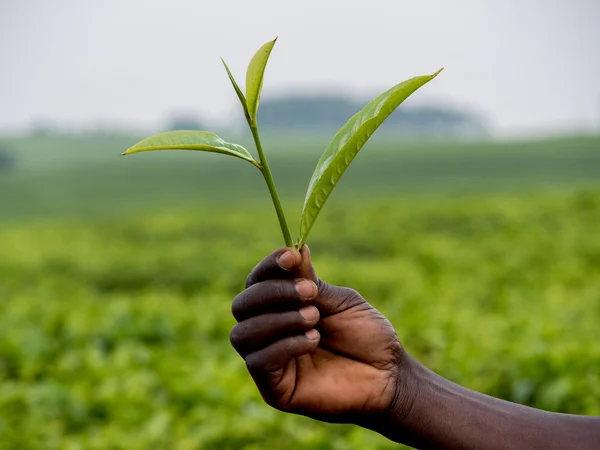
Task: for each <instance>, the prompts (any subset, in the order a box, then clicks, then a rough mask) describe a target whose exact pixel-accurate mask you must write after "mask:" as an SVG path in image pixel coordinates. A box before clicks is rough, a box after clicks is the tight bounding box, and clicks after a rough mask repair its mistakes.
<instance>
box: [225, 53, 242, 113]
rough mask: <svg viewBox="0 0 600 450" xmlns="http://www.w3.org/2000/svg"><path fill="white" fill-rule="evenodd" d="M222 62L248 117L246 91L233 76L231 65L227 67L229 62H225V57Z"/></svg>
mask: <svg viewBox="0 0 600 450" xmlns="http://www.w3.org/2000/svg"><path fill="white" fill-rule="evenodd" d="M221 62H222V63H223V65H224V66H225V70H226V71H227V76H228V77H229V80H230V81H231V84H232V85H233V89H235V93H236V94H237V96H238V98H239V99H240V103H241V104H242V108H244V114H245V115H246V117H248V104H247V103H246V98H245V97H244V93H243V92H242V90H241V89H240V87H239V86H238V84H237V83H236V82H235V78H233V75H232V74H231V71H230V70H229V67H227V63H226V62H225V60H224V59H223V58H221Z"/></svg>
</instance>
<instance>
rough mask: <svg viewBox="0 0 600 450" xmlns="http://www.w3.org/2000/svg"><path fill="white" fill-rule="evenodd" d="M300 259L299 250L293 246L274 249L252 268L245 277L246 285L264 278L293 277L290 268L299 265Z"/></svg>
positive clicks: (248, 285)
mask: <svg viewBox="0 0 600 450" xmlns="http://www.w3.org/2000/svg"><path fill="white" fill-rule="evenodd" d="M301 259H302V256H300V252H298V250H296V249H295V248H287V247H284V248H280V249H279V250H275V251H274V252H272V253H271V254H270V255H268V256H267V257H265V258H264V259H263V260H262V261H261V262H259V263H258V264H257V265H256V267H254V269H252V272H250V275H248V278H247V279H246V287H250V286H252V285H253V284H256V283H260V282H261V281H265V280H271V279H280V278H284V279H285V278H291V277H293V276H294V275H293V273H292V272H291V269H292V268H293V267H295V266H297V265H299V264H300V261H301Z"/></svg>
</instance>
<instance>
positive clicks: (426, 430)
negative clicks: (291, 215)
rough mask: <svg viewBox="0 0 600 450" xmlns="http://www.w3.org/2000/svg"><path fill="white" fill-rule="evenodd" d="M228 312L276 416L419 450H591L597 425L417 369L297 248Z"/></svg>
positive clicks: (262, 269) (597, 420)
mask: <svg viewBox="0 0 600 450" xmlns="http://www.w3.org/2000/svg"><path fill="white" fill-rule="evenodd" d="M232 310H233V315H234V316H235V318H236V320H237V321H238V324H237V325H235V326H234V327H233V329H232V330H231V343H232V345H233V346H234V348H235V349H236V350H237V351H238V353H240V355H241V356H242V357H243V358H244V359H245V361H246V365H247V367H248V370H249V372H250V375H251V376H252V378H253V379H254V382H255V383H256V385H257V387H258V389H259V391H260V393H261V394H262V397H263V399H264V400H265V402H267V403H268V404H269V405H271V406H272V407H274V408H277V409H279V410H281V411H285V412H291V413H296V414H302V415H305V416H308V417H312V418H314V419H318V420H322V421H325V422H331V423H354V424H356V425H359V426H362V427H365V428H368V429H371V430H374V431H377V432H379V433H381V434H383V435H384V436H386V437H388V438H389V439H391V440H393V441H395V442H399V443H403V444H406V445H410V446H413V447H415V448H421V449H429V448H431V449H481V448H486V449H492V450H493V449H532V448H544V449H566V448H577V449H600V417H586V416H575V415H568V414H557V413H550V412H546V411H541V410H537V409H534V408H528V407H525V406H522V405H517V404H514V403H510V402H506V401H504V400H500V399H496V398H493V397H489V396H486V395H484V394H481V393H478V392H475V391H471V390H468V389H466V388H463V387H461V386H458V385H456V384H454V383H452V382H450V381H448V380H445V379H444V378H442V377H440V376H438V375H436V374H434V373H433V372H431V371H430V370H428V369H427V368H425V367H424V366H423V365H421V364H420V363H418V362H417V361H415V360H414V359H413V358H411V357H410V356H409V355H408V353H407V352H406V351H405V350H404V348H403V347H402V345H401V344H400V341H399V340H398V337H397V335H396V332H395V330H394V328H393V327H392V325H391V324H390V322H389V321H388V320H387V319H386V318H385V317H384V316H383V315H382V314H381V313H380V312H379V311H377V310H376V309H375V308H373V307H372V306H371V305H370V304H369V303H367V302H366V300H365V299H363V298H362V297H361V296H360V294H359V293H358V292H356V291H354V290H353V289H349V288H345V287H339V286H333V285H330V284H328V283H325V282H324V281H322V280H321V279H319V278H318V277H317V276H316V274H315V271H314V268H313V266H312V264H311V261H310V252H309V250H308V247H306V246H305V247H304V248H303V249H302V253H299V252H298V251H297V250H295V249H290V248H282V249H279V250H277V251H275V252H273V253H271V254H270V255H268V256H267V257H266V258H265V259H263V260H262V261H261V262H260V263H259V264H258V265H257V266H256V267H255V268H254V270H253V271H252V272H251V273H250V275H249V276H248V279H247V282H246V290H244V291H243V292H242V293H240V294H239V295H238V296H237V297H236V298H235V300H234V301H233V306H232Z"/></svg>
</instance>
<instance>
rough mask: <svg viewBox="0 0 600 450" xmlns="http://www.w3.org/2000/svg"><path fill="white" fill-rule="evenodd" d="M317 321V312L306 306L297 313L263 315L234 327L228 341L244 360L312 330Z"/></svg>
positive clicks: (312, 307) (315, 309) (313, 308)
mask: <svg viewBox="0 0 600 450" xmlns="http://www.w3.org/2000/svg"><path fill="white" fill-rule="evenodd" d="M318 321H319V310H318V309H317V308H315V307H314V306H306V307H304V308H302V309H300V310H299V311H287V312H284V313H278V314H263V315H261V316H256V317H252V318H250V319H248V320H244V321H243V322H240V323H238V324H237V325H235V326H234V327H233V328H232V330H231V334H230V335H229V340H230V341H231V345H233V348H235V349H236V350H237V352H238V353H239V354H240V355H241V356H242V358H245V357H246V355H248V354H249V353H252V352H255V351H257V350H260V349H261V348H264V347H268V346H269V345H271V344H272V343H274V342H276V341H278V340H280V339H282V338H284V337H287V336H290V335H293V334H298V333H304V332H305V331H307V330H309V329H310V328H313V327H314V326H315V325H316V323H317V322H318Z"/></svg>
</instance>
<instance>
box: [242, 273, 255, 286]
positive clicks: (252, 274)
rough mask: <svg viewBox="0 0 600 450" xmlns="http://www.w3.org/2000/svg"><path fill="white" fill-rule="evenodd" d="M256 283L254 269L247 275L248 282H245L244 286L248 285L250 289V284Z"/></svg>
mask: <svg viewBox="0 0 600 450" xmlns="http://www.w3.org/2000/svg"><path fill="white" fill-rule="evenodd" d="M253 284H254V271H252V272H251V273H250V274H249V275H248V276H247V277H246V282H245V283H244V286H246V289H248V288H249V287H250V286H252V285H253Z"/></svg>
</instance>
